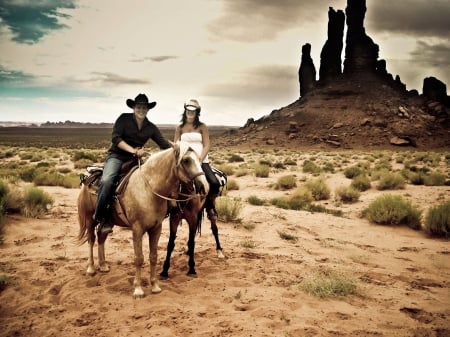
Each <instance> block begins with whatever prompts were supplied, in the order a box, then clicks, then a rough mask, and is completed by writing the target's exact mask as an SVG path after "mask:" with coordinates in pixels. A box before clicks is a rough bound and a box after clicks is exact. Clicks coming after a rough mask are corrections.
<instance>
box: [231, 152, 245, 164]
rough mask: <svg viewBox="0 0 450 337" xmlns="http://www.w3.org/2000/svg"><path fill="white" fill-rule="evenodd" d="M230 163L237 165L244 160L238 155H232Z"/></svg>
mask: <svg viewBox="0 0 450 337" xmlns="http://www.w3.org/2000/svg"><path fill="white" fill-rule="evenodd" d="M228 161H229V162H230V163H237V162H243V161H244V158H242V157H241V156H239V155H237V154H232V155H231V156H230V157H229V158H228Z"/></svg>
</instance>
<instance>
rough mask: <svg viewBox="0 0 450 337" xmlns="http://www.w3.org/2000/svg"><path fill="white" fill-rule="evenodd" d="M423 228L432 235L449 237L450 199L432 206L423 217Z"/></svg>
mask: <svg viewBox="0 0 450 337" xmlns="http://www.w3.org/2000/svg"><path fill="white" fill-rule="evenodd" d="M424 227H425V230H426V231H427V232H428V233H429V234H430V235H433V236H438V237H445V238H449V237H450V201H447V202H444V203H442V204H440V205H437V206H434V207H432V208H430V209H429V210H428V213H427V215H426V217H425V225H424Z"/></svg>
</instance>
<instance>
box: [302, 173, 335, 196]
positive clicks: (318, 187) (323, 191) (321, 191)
mask: <svg viewBox="0 0 450 337" xmlns="http://www.w3.org/2000/svg"><path fill="white" fill-rule="evenodd" d="M305 187H306V188H307V189H309V190H310V191H311V194H312V197H313V199H314V200H316V201H318V200H327V199H329V198H330V194H331V192H330V188H329V187H328V186H327V184H326V183H325V181H324V180H323V179H322V178H319V179H314V180H309V181H307V182H306V183H305Z"/></svg>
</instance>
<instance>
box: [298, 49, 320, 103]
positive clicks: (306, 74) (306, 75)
mask: <svg viewBox="0 0 450 337" xmlns="http://www.w3.org/2000/svg"><path fill="white" fill-rule="evenodd" d="M298 79H299V82H300V96H301V97H303V96H305V95H306V93H308V92H309V91H311V90H312V89H313V88H314V85H315V83H316V68H315V67H314V62H313V60H312V58H311V45H310V44H309V43H306V44H304V45H303V46H302V61H301V63H300V68H299V69H298Z"/></svg>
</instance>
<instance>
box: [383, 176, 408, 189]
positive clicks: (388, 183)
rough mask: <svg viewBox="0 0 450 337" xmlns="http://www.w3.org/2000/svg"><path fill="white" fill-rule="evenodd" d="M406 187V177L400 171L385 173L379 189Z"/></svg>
mask: <svg viewBox="0 0 450 337" xmlns="http://www.w3.org/2000/svg"><path fill="white" fill-rule="evenodd" d="M403 188H405V178H403V176H402V175H401V174H400V173H392V172H389V173H385V174H383V175H382V176H381V177H380V181H379V182H378V185H377V189H378V190H380V191H383V190H399V189H403Z"/></svg>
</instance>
